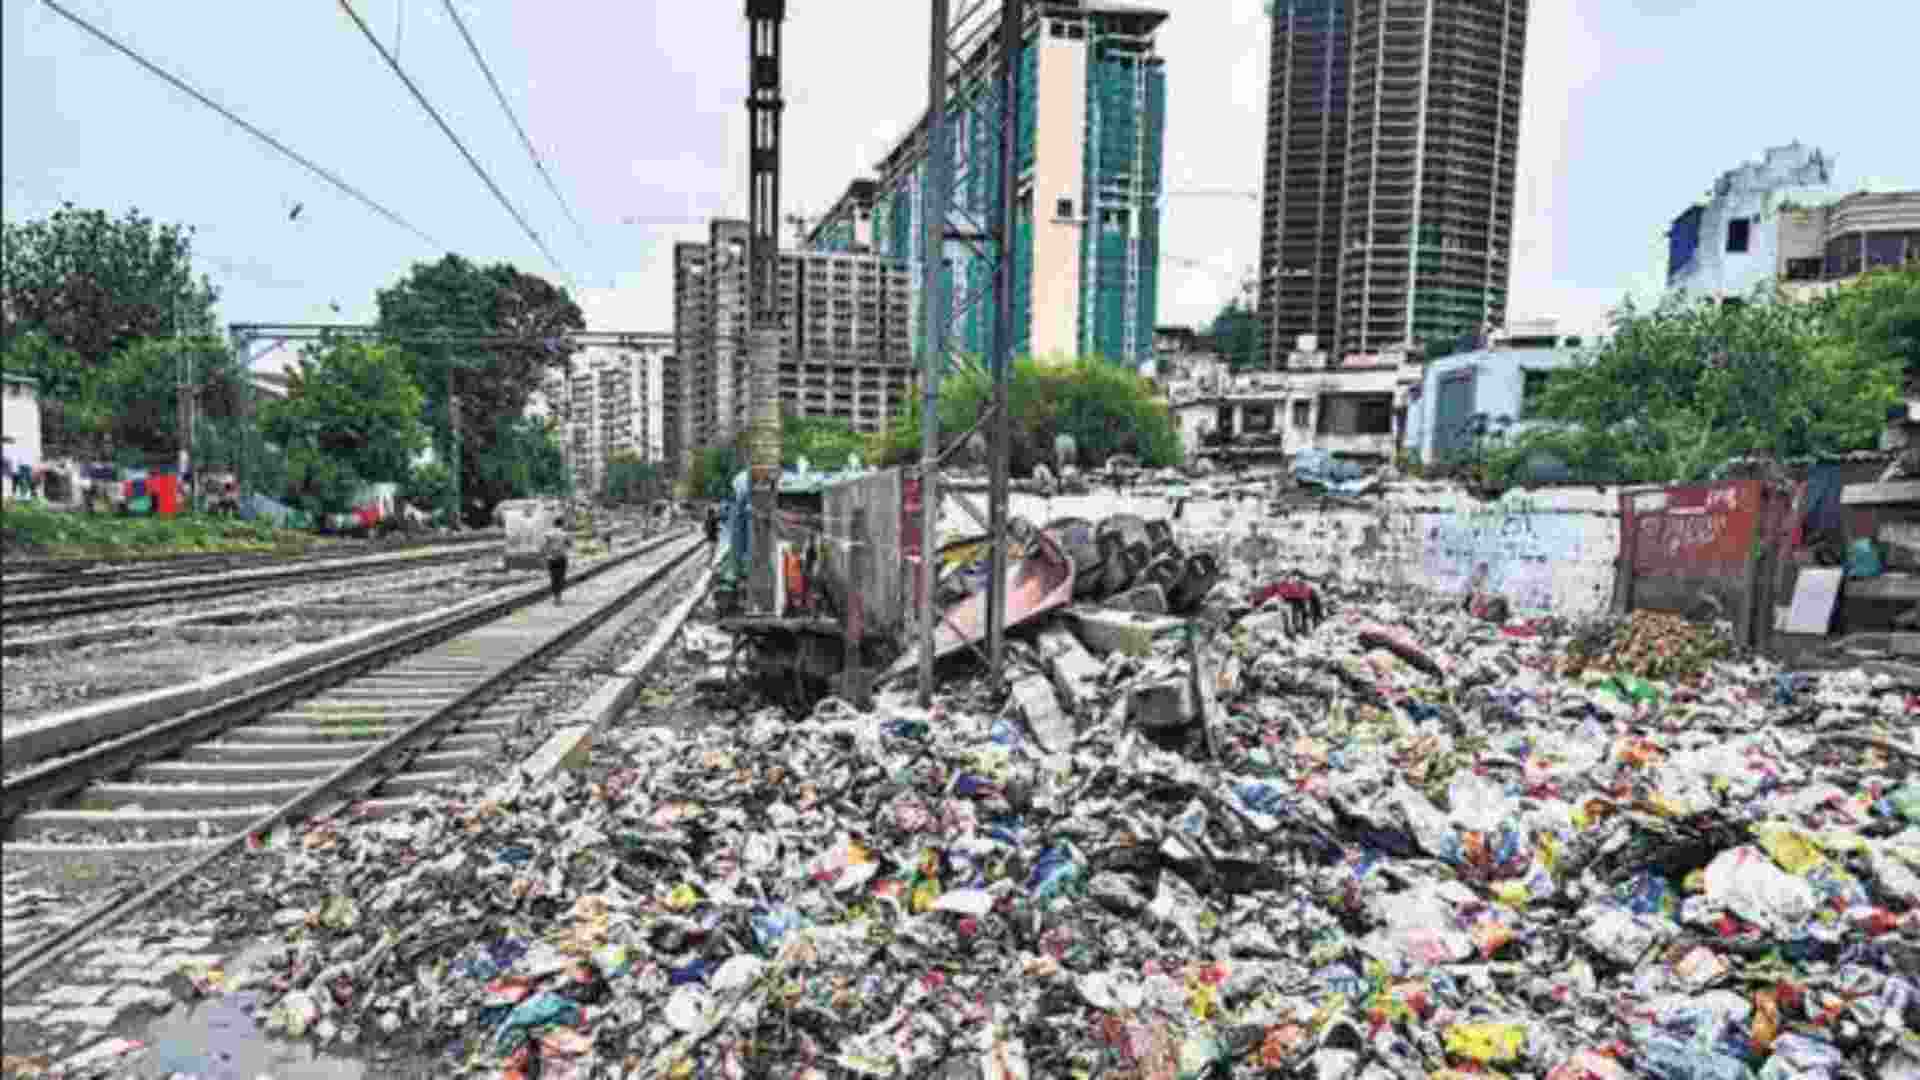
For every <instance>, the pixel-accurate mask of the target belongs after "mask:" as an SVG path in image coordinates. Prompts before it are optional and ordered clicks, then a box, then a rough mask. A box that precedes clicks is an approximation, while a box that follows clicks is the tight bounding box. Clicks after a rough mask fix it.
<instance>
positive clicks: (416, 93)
mask: <svg viewBox="0 0 1920 1080" xmlns="http://www.w3.org/2000/svg"><path fill="white" fill-rule="evenodd" d="M340 9H341V10H342V11H345V12H346V13H347V18H349V19H352V20H353V25H355V26H357V27H359V28H360V32H361V33H362V34H365V35H366V38H367V41H368V42H369V43H371V44H372V45H373V48H374V50H375V51H376V52H378V53H379V54H380V58H381V59H382V60H385V61H386V62H387V66H388V67H390V68H392V69H393V73H394V74H395V75H398V76H399V77H400V81H401V82H402V83H404V84H406V87H407V90H408V92H409V93H411V94H412V95H413V100H415V101H417V102H419V103H420V107H421V108H423V109H425V110H427V115H428V116H431V117H433V122H434V123H435V124H438V125H439V126H440V131H441V133H442V134H444V135H446V137H447V139H448V140H449V141H451V142H452V143H453V145H454V149H456V150H459V151H460V156H461V157H464V158H466V159H467V164H468V165H471V166H472V167H473V171H474V173H475V174H476V175H477V176H479V177H480V182H481V183H483V184H485V185H487V190H488V191H491V192H493V197H494V198H495V199H498V200H499V202H500V205H501V206H503V207H505V208H506V210H507V213H509V214H511V215H513V220H514V221H517V222H519V223H520V228H521V230H522V231H524V232H525V233H526V234H527V237H528V239H530V240H532V241H533V246H535V247H537V248H539V249H540V254H542V255H545V256H546V257H547V261H548V262H550V263H552V264H553V266H554V268H555V269H557V270H559V271H560V273H561V274H562V275H564V276H566V277H568V278H572V277H573V275H572V274H571V273H568V272H567V268H566V267H565V266H564V265H562V264H561V262H560V260H559V259H556V258H554V257H553V252H552V251H550V250H548V249H547V242H546V241H545V240H542V239H540V234H539V233H537V232H534V231H533V226H531V225H529V224H527V219H526V218H525V217H523V216H521V214H520V211H519V210H516V209H515V208H514V205H513V203H511V202H509V201H507V196H506V195H505V193H503V192H502V191H501V190H500V185H498V184H496V183H494V182H493V177H491V176H488V175H487V170H486V169H484V168H481V166H480V163H479V162H478V161H476V160H474V156H473V154H472V153H470V152H469V151H468V150H467V145H466V144H465V143H463V142H461V141H460V136H458V135H455V134H454V133H453V129H452V128H450V127H448V126H447V122H446V121H445V120H443V119H441V118H440V112H439V110H437V109H435V108H434V107H433V103H432V102H429V101H428V100H427V96H426V95H425V94H423V93H421V92H420V88H419V87H418V86H416V85H414V82H413V79H412V78H411V77H410V76H408V75H407V72H406V69H405V68H402V67H401V66H400V61H398V60H395V59H394V58H393V54H392V53H390V52H388V51H387V47H386V46H385V45H382V44H380V39H379V38H377V37H375V36H374V34H373V29H372V28H371V27H369V26H368V25H367V24H366V21H365V20H363V19H361V18H360V13H359V12H357V11H355V10H353V5H352V4H351V3H349V2H348V0H340Z"/></svg>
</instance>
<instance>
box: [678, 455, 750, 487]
mask: <svg viewBox="0 0 1920 1080" xmlns="http://www.w3.org/2000/svg"><path fill="white" fill-rule="evenodd" d="M745 467H746V455H744V454H742V453H741V452H740V448H739V447H737V446H733V445H728V446H703V447H701V448H700V449H698V450H695V451H694V452H693V455H692V456H691V457H690V458H689V459H688V461H687V477H686V480H687V494H688V497H690V498H695V499H724V498H727V497H729V496H731V495H732V494H733V478H734V476H735V474H737V473H739V471H740V470H741V469H743V468H745Z"/></svg>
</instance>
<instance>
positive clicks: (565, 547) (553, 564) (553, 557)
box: [546, 524, 573, 606]
mask: <svg viewBox="0 0 1920 1080" xmlns="http://www.w3.org/2000/svg"><path fill="white" fill-rule="evenodd" d="M546 547H547V577H548V579H549V580H550V581H551V582H552V583H553V602H554V604H555V605H556V606H558V605H559V604H561V603H564V601H562V600H561V599H560V593H561V591H562V590H564V589H565V588H566V587H567V555H568V553H569V549H571V548H572V547H573V538H572V537H570V536H568V535H567V533H566V530H564V529H562V528H561V527H560V526H559V525H558V524H556V525H554V526H553V527H552V528H550V529H548V530H547V544H546Z"/></svg>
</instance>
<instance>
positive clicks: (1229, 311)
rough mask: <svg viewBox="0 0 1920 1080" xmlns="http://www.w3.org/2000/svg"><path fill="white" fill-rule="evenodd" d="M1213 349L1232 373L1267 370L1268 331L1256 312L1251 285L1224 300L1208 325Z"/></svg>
mask: <svg viewBox="0 0 1920 1080" xmlns="http://www.w3.org/2000/svg"><path fill="white" fill-rule="evenodd" d="M1207 334H1208V336H1210V337H1212V338H1213V347H1214V349H1215V351H1217V352H1218V353H1219V354H1220V355H1221V356H1222V357H1223V358H1224V359H1225V360H1226V362H1227V367H1228V369H1229V370H1232V371H1265V370H1267V367H1268V364H1267V328H1266V326H1264V325H1263V324H1262V323H1261V322H1260V313H1259V312H1258V311H1257V310H1255V308H1254V305H1253V299H1252V289H1251V287H1250V286H1248V287H1244V288H1243V289H1242V294H1241V295H1240V296H1236V297H1234V298H1233V299H1232V300H1229V301H1227V304H1226V306H1225V307H1223V308H1221V309H1220V312H1219V314H1217V315H1215V316H1214V317H1213V322H1211V323H1209V324H1208V326H1207Z"/></svg>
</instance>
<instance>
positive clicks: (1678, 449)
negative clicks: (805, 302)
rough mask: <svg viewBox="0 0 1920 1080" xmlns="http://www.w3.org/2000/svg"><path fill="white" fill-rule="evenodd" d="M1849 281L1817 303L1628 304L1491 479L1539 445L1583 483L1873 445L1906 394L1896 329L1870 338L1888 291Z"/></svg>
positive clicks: (1700, 471) (1668, 475)
mask: <svg viewBox="0 0 1920 1080" xmlns="http://www.w3.org/2000/svg"><path fill="white" fill-rule="evenodd" d="M1846 291H1847V290H1845V289H1843V290H1841V294H1842V295H1840V296H1836V297H1834V298H1832V299H1829V300H1822V301H1814V302H1795V301H1791V300H1788V299H1785V298H1779V297H1774V298H1769V297H1767V296H1764V295H1756V297H1755V298H1754V300H1753V301H1752V302H1749V303H1744V304H1733V303H1729V304H1718V303H1714V302H1712V301H1710V300H1694V301H1689V300H1686V299H1683V298H1680V297H1676V296H1669V297H1668V298H1666V299H1665V300H1663V301H1662V302H1661V303H1660V304H1659V305H1657V306H1656V307H1654V308H1653V309H1651V310H1644V311H1643V310H1640V309H1638V308H1636V307H1634V306H1633V305H1632V304H1631V303H1630V302H1629V303H1628V304H1626V305H1623V306H1622V307H1621V309H1620V310H1619V311H1617V312H1616V313H1615V314H1614V318H1613V334H1612V336H1611V337H1609V338H1608V339H1607V340H1606V341H1604V342H1603V343H1602V344H1600V345H1599V346H1597V347H1595V348H1594V349H1592V350H1591V351H1590V352H1588V353H1587V355H1586V356H1584V357H1583V358H1582V360H1581V362H1580V363H1578V364H1576V365H1574V366H1573V367H1570V368H1567V369H1564V370H1562V371H1558V372H1556V373H1555V374H1554V375H1553V376H1552V377H1551V379H1550V381H1549V383H1548V384H1547V387H1546V389H1545V390H1544V391H1542V392H1541V394H1540V397H1539V399H1538V403H1537V407H1536V408H1535V409H1534V410H1533V413H1532V415H1531V416H1530V417H1529V418H1530V419H1532V418H1537V419H1539V420H1542V421H1545V424H1544V425H1543V426H1542V427H1540V428H1537V429H1534V430H1531V431H1528V432H1526V433H1524V434H1522V435H1520V436H1518V437H1516V438H1514V439H1511V440H1508V441H1507V443H1506V445H1504V446H1503V447H1502V448H1500V449H1499V450H1498V451H1496V452H1495V453H1493V454H1492V455H1490V457H1489V467H1490V469H1491V473H1492V475H1493V476H1494V477H1495V478H1496V479H1501V480H1504V481H1508V482H1510V481H1511V480H1512V479H1513V478H1514V477H1515V476H1517V475H1518V470H1519V469H1520V467H1521V466H1522V464H1523V463H1524V462H1525V461H1526V460H1528V459H1529V458H1530V457H1532V456H1533V455H1535V454H1539V453H1543V452H1544V453H1547V454H1550V455H1552V456H1554V457H1557V458H1559V459H1561V460H1562V461H1564V462H1566V463H1567V465H1568V466H1569V467H1570V468H1571V469H1572V470H1573V472H1574V474H1575V475H1576V476H1580V477H1582V478H1585V479H1591V480H1596V481H1602V480H1605V481H1617V482H1627V483H1669V482H1676V481H1682V482H1684V481H1689V480H1696V479H1700V478H1702V477H1704V476H1705V475H1706V474H1707V473H1708V472H1709V471H1711V470H1712V469H1713V468H1714V467H1716V466H1718V465H1719V464H1721V463H1722V462H1725V461H1727V460H1728V459H1729V458H1733V457H1737V456H1741V455H1746V454H1765V455H1771V456H1774V457H1779V458H1795V457H1802V456H1806V455H1811V454H1819V453H1838V452H1844V451H1848V450H1855V449H1860V448H1862V447H1865V446H1871V445H1873V443H1874V440H1875V438H1876V437H1877V435H1878V433H1879V431H1880V428H1881V426H1882V425H1884V424H1885V422H1886V412H1887V407H1888V406H1889V405H1890V404H1892V403H1893V402H1894V401H1895V400H1897V389H1898V383H1899V377H1900V360H1899V359H1898V357H1897V355H1896V354H1895V352H1894V351H1893V349H1894V346H1893V345H1891V344H1889V343H1891V342H1894V341H1896V340H1897V338H1898V333H1897V332H1894V331H1885V332H1883V333H1881V336H1880V337H1879V338H1876V339H1873V340H1872V341H1870V340H1869V338H1868V337H1866V336H1863V335H1868V334H1869V330H1870V328H1874V327H1885V326H1887V325H1888V322H1887V320H1884V319H1881V318H1879V316H1877V315H1873V314H1871V313H1872V312H1878V311H1879V310H1881V302H1880V301H1881V294H1878V293H1866V294H1861V297H1860V298H1859V299H1857V300H1856V299H1851V298H1846V297H1845V296H1844V294H1845V293H1846ZM1888 295H1894V294H1892V293H1889V294H1888ZM1874 341H1878V342H1879V344H1874V343H1873V342H1874Z"/></svg>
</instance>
